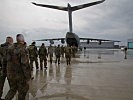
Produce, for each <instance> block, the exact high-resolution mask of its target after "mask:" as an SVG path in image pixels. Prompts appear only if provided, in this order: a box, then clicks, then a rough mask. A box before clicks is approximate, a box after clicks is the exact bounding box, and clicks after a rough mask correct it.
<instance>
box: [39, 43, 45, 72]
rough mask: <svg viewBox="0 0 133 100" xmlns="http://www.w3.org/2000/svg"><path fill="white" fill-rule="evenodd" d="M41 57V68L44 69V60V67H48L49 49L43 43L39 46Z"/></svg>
mask: <svg viewBox="0 0 133 100" xmlns="http://www.w3.org/2000/svg"><path fill="white" fill-rule="evenodd" d="M38 54H39V58H40V68H41V70H42V69H43V61H44V68H47V67H46V66H47V49H46V47H45V46H44V45H43V44H42V46H41V47H40V48H39V53H38Z"/></svg>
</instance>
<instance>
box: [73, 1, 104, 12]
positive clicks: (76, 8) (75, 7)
mask: <svg viewBox="0 0 133 100" xmlns="http://www.w3.org/2000/svg"><path fill="white" fill-rule="evenodd" d="M104 1H105V0H101V1H96V2H91V3H87V4H82V5H78V6H73V7H72V11H76V10H79V9H82V8H86V7H89V6H93V5H97V4H100V3H102V2H104Z"/></svg>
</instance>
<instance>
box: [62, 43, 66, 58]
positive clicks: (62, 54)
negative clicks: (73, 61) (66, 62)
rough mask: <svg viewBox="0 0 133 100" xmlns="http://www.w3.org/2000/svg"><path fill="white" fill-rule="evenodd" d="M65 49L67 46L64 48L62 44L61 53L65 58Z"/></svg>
mask: <svg viewBox="0 0 133 100" xmlns="http://www.w3.org/2000/svg"><path fill="white" fill-rule="evenodd" d="M64 49H65V48H64V46H63V45H62V46H61V55H62V57H63V58H64Z"/></svg>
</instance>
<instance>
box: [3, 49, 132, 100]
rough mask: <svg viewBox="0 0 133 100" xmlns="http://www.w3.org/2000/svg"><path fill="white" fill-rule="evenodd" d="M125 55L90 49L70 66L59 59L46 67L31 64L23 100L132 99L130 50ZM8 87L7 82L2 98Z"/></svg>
mask: <svg viewBox="0 0 133 100" xmlns="http://www.w3.org/2000/svg"><path fill="white" fill-rule="evenodd" d="M124 57H125V55H124V52H122V51H121V50H113V49H112V50H111V49H89V50H86V51H81V52H78V54H77V55H76V57H75V58H72V63H71V65H69V66H67V65H66V62H65V58H62V59H61V64H60V65H56V64H55V63H53V64H52V65H50V64H49V62H48V69H47V70H43V71H40V70H37V71H36V69H35V67H34V71H33V76H34V79H33V80H32V81H31V82H30V89H29V92H28V93H27V97H26V100H133V50H128V53H127V59H124ZM8 90H9V85H8V82H7V81H6V83H5V87H4V94H3V97H4V96H5V95H6V93H7V91H8ZM13 100H17V95H16V96H15V97H14V99H13Z"/></svg>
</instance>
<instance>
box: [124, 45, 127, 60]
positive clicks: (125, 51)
mask: <svg viewBox="0 0 133 100" xmlns="http://www.w3.org/2000/svg"><path fill="white" fill-rule="evenodd" d="M124 53H125V57H124V59H127V47H125V48H124Z"/></svg>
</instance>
